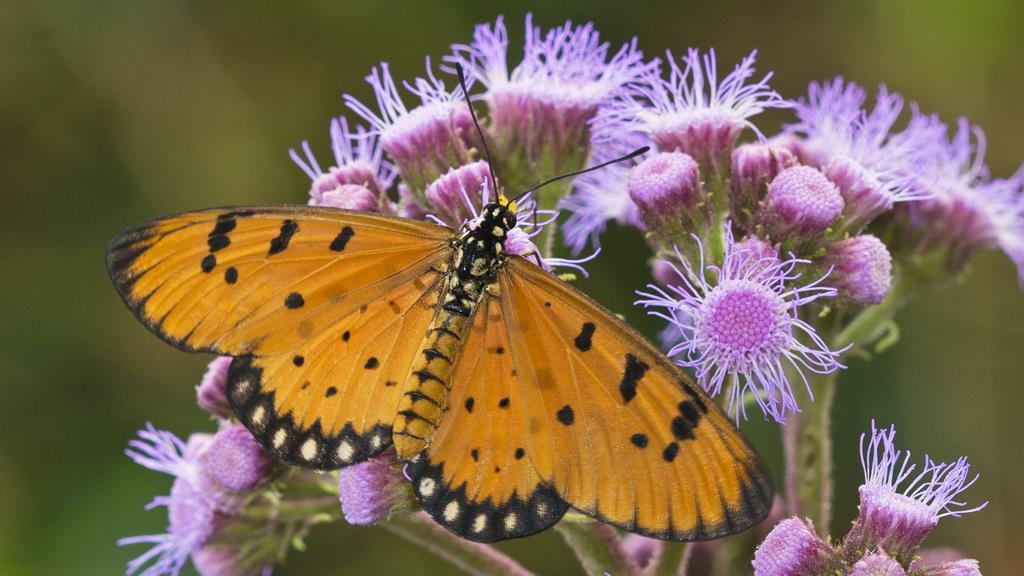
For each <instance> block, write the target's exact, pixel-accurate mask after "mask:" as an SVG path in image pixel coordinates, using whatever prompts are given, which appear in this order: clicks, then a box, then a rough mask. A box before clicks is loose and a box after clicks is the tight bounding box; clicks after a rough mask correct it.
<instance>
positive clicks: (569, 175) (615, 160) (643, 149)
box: [512, 146, 651, 202]
mask: <svg viewBox="0 0 1024 576" xmlns="http://www.w3.org/2000/svg"><path fill="white" fill-rule="evenodd" d="M650 149H651V147H650V146H641V147H640V148H637V149H636V150H633V151H632V152H630V153H629V154H626V155H625V156H619V157H618V158H613V159H612V160H608V161H607V162H602V163H600V164H598V165H597V166H590V167H588V168H584V169H582V170H576V171H575V172H568V173H566V174H560V175H558V176H555V177H554V178H549V179H547V180H545V181H543V182H541V183H540V184H537V185H536V186H532V187H531V188H529V189H527V190H525V191H523V192H522V193H520V194H519V195H518V196H516V197H515V198H513V199H512V201H513V202H518V201H519V200H520V199H521V198H522V197H523V196H526V195H527V194H529V193H530V192H534V191H536V190H539V189H541V188H543V187H545V186H547V185H548V184H551V183H552V182H558V181H559V180H564V179H566V178H572V177H573V176H579V175H580V174H586V173H587V172H593V171H594V170H600V169H601V168H604V167H605V166H608V165H611V164H618V163H619V162H625V161H626V160H632V159H633V158H636V157H637V156H639V155H641V154H643V153H645V152H647V151H648V150H650Z"/></svg>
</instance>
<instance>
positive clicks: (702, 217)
mask: <svg viewBox="0 0 1024 576" xmlns="http://www.w3.org/2000/svg"><path fill="white" fill-rule="evenodd" d="M627 187H628V189H629V197H630V198H631V199H632V200H633V203H634V204H635V205H636V207H637V209H638V210H639V212H640V219H641V220H642V221H643V223H644V225H645V227H646V228H648V229H650V230H653V231H655V232H657V233H658V234H660V235H661V236H662V238H664V239H666V240H668V239H676V238H678V239H679V240H682V238H683V234H685V233H692V232H694V231H696V230H698V229H699V228H698V227H699V226H700V225H701V224H705V223H706V221H707V220H709V219H710V213H709V208H710V206H709V204H708V203H707V195H706V194H705V193H704V186H703V184H702V182H701V177H700V169H699V167H698V166H697V162H696V161H695V160H694V159H693V158H691V157H690V156H689V155H688V154H684V153H682V152H659V153H658V154H655V155H653V156H650V157H648V158H647V159H645V160H644V161H643V162H641V163H639V164H637V165H636V166H634V167H632V168H631V169H630V171H629V181H628V184H627Z"/></svg>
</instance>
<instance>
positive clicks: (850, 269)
mask: <svg viewBox="0 0 1024 576" xmlns="http://www.w3.org/2000/svg"><path fill="white" fill-rule="evenodd" d="M825 262H826V263H827V264H829V265H831V266H832V276H831V281H830V282H831V284H832V286H834V287H835V288H836V289H837V290H839V296H840V297H841V298H846V299H847V300H850V301H853V302H856V303H858V304H881V303H882V301H883V300H885V297H886V296H888V295H889V290H890V289H891V288H892V256H891V255H890V254H889V249H888V248H886V247H885V244H884V243H883V242H882V241H881V240H879V239H878V238H876V237H874V236H872V235H870V234H863V235H861V236H854V237H852V238H847V239H846V240H841V241H839V242H836V243H835V244H833V245H832V246H830V247H829V248H828V252H827V253H826V254H825Z"/></svg>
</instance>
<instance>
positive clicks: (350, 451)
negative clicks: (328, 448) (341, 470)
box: [337, 440, 356, 462]
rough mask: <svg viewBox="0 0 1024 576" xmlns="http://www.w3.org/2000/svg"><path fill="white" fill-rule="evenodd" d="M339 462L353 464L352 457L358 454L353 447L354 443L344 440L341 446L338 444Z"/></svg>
mask: <svg viewBox="0 0 1024 576" xmlns="http://www.w3.org/2000/svg"><path fill="white" fill-rule="evenodd" d="M337 454H338V460H341V461H342V462H351V461H352V457H353V456H355V454H356V449H355V448H353V447H352V443H351V442H349V441H348V440H342V441H341V444H338V450H337Z"/></svg>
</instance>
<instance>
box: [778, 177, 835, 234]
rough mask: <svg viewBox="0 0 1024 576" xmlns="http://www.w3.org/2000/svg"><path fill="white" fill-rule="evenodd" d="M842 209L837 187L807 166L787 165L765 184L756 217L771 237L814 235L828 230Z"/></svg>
mask: <svg viewBox="0 0 1024 576" xmlns="http://www.w3.org/2000/svg"><path fill="white" fill-rule="evenodd" d="M842 212H843V197H842V196H841V195H840V194H839V189H838V188H836V186H835V184H833V183H832V182H830V181H829V179H828V178H826V177H825V175H824V174H822V173H821V172H819V171H818V170H816V169H814V168H811V167H810V166H794V167H792V168H787V169H785V170H783V171H782V172H779V175H778V176H776V177H775V179H774V180H772V182H771V184H769V185H768V195H767V197H766V198H765V200H764V206H763V207H762V209H761V213H760V215H759V216H758V218H759V220H760V221H761V223H762V224H764V225H765V226H766V227H767V229H768V230H769V231H770V233H771V235H772V237H773V238H778V239H789V238H796V239H800V237H806V236H814V235H817V234H820V233H822V232H824V231H825V230H827V229H828V227H829V226H831V225H832V223H834V222H835V221H836V220H837V219H838V218H839V216H840V215H841V214H842Z"/></svg>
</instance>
